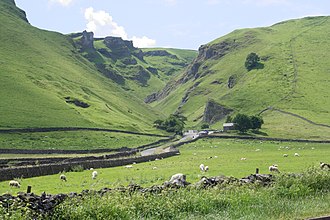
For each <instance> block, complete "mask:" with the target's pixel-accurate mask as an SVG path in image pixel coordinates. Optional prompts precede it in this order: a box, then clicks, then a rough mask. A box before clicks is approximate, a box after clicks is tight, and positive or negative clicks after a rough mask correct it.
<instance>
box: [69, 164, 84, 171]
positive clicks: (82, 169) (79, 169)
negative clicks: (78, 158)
mask: <svg viewBox="0 0 330 220" xmlns="http://www.w3.org/2000/svg"><path fill="white" fill-rule="evenodd" d="M70 171H72V172H83V171H84V167H83V166H82V165H75V166H72V167H71V168H70Z"/></svg>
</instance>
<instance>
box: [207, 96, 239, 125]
mask: <svg viewBox="0 0 330 220" xmlns="http://www.w3.org/2000/svg"><path fill="white" fill-rule="evenodd" d="M231 112H233V110H232V109H229V108H226V107H224V106H222V105H220V104H218V103H216V102H215V101H213V100H209V101H208V102H207V103H206V107H205V110H204V115H203V121H204V122H206V123H209V124H214V123H216V122H218V121H220V120H221V119H223V118H225V117H226V116H227V115H229V114H230V113H231Z"/></svg>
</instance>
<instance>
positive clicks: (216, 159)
mask: <svg viewBox="0 0 330 220" xmlns="http://www.w3.org/2000/svg"><path fill="white" fill-rule="evenodd" d="M329 146H330V145H329V144H314V143H308V144H307V143H287V142H284V143H282V142H266V141H265V142H261V141H245V140H221V139H203V140H199V141H198V142H195V143H191V144H187V145H184V146H183V147H180V152H181V155H180V156H175V157H171V158H167V159H164V160H157V161H150V162H146V163H140V164H135V165H133V168H131V169H128V168H125V167H124V166H122V167H114V168H105V169H97V171H98V173H99V178H98V179H96V180H92V178H91V172H92V171H84V172H77V173H75V172H69V173H66V176H67V177H68V182H64V183H63V182H60V180H59V175H50V176H43V177H35V178H28V179H22V180H21V183H22V189H23V190H24V189H25V188H26V187H27V186H28V185H31V186H32V188H33V191H34V192H36V193H41V192H43V191H46V192H48V193H59V192H71V191H81V190H83V189H100V188H102V187H118V186H120V185H124V186H126V185H128V184H129V183H136V184H140V185H142V186H152V185H154V184H162V183H163V182H164V181H166V180H169V178H170V177H171V175H173V174H175V173H184V174H186V175H187V181H189V182H192V183H194V182H197V181H198V180H199V179H200V177H201V176H203V175H206V176H217V175H226V176H234V177H237V178H242V177H245V176H248V175H250V174H251V173H254V172H255V170H256V168H259V170H260V173H269V171H268V167H269V166H270V165H272V164H278V166H279V170H280V171H281V172H285V173H286V172H288V173H300V172H302V171H303V170H306V169H307V168H309V167H311V166H319V163H320V161H323V162H329V160H330V157H329V156H328V155H330V147H329ZM294 153H299V155H300V157H294V156H293V155H294ZM283 154H288V155H289V156H288V157H283ZM211 157H212V158H211ZM241 158H246V160H241ZM201 163H203V164H204V165H207V166H209V168H210V169H209V172H207V173H202V172H200V170H199V165H200V164H201ZM154 167H156V168H154ZM17 191H19V190H17V189H11V188H10V187H9V186H8V181H4V182H1V183H0V193H5V192H9V193H15V192H17Z"/></svg>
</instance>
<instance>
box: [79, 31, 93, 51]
mask: <svg viewBox="0 0 330 220" xmlns="http://www.w3.org/2000/svg"><path fill="white" fill-rule="evenodd" d="M80 43H81V46H82V48H83V49H84V50H87V49H93V50H95V48H94V33H93V32H87V31H83V33H82V37H81V39H80Z"/></svg>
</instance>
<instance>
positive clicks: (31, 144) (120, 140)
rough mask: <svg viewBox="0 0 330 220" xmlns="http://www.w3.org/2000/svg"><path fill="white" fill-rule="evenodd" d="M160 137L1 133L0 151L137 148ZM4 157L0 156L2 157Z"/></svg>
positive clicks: (102, 133)
mask: <svg viewBox="0 0 330 220" xmlns="http://www.w3.org/2000/svg"><path fill="white" fill-rule="evenodd" d="M159 139H161V138H160V137H153V136H144V135H136V134H123V133H114V132H100V131H57V132H35V133H9V134H5V133H1V134H0V149H4V148H9V149H38V150H52V149H53V150H54V149H56V150H63V149H65V150H88V149H118V148H121V147H130V148H134V147H138V146H141V145H144V144H149V143H152V142H155V141H158V140H159ZM3 156H5V155H1V157H3Z"/></svg>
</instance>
